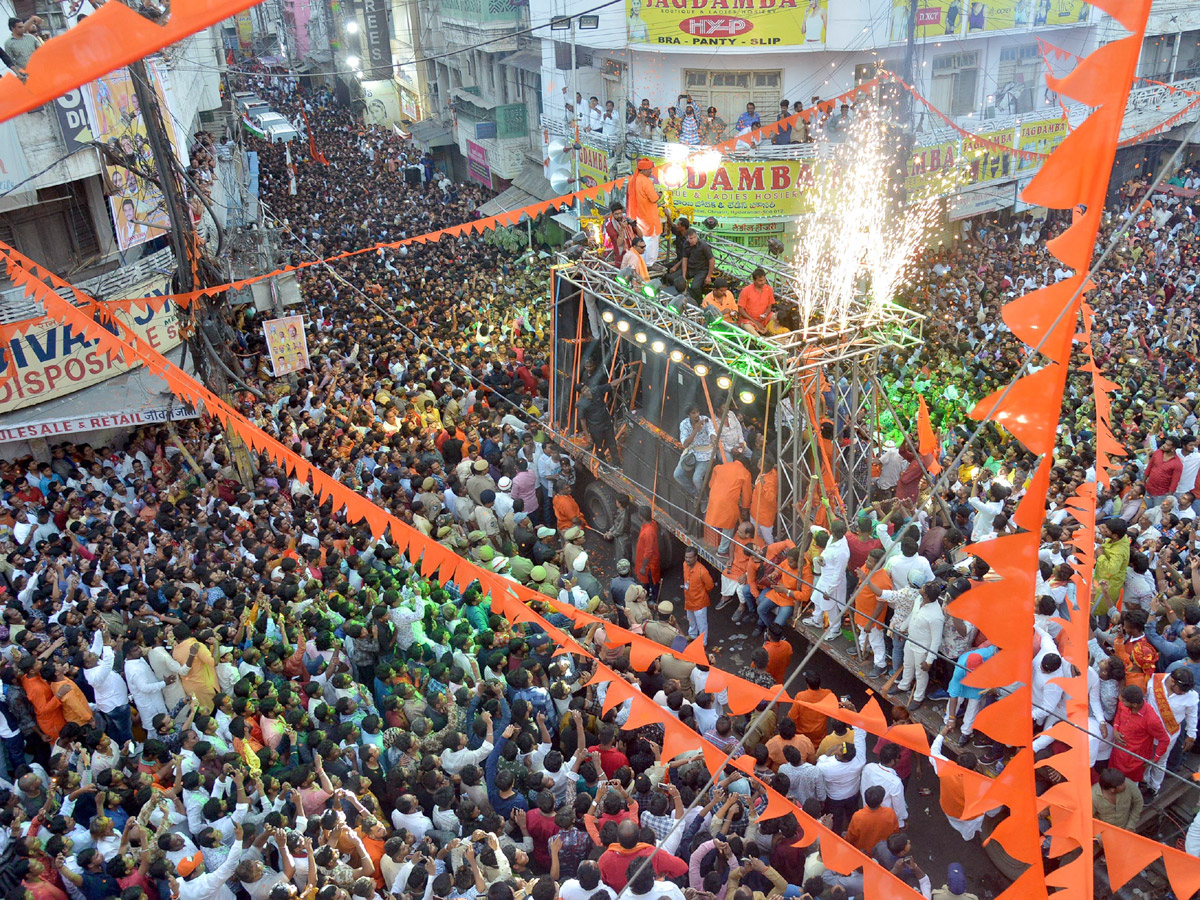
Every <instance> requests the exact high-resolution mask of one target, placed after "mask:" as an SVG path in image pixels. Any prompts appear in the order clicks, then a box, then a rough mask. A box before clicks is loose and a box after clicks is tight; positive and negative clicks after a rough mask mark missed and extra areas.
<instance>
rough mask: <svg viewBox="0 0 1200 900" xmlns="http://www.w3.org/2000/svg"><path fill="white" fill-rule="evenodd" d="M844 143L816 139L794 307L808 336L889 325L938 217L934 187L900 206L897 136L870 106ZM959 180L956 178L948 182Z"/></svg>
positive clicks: (825, 137) (822, 136)
mask: <svg viewBox="0 0 1200 900" xmlns="http://www.w3.org/2000/svg"><path fill="white" fill-rule="evenodd" d="M841 137H842V138H843V140H841V141H834V140H831V139H830V136H829V134H828V133H827V132H822V133H821V134H820V135H819V136H818V138H817V147H816V149H817V159H816V161H815V164H814V167H813V171H812V176H811V182H810V185H809V189H808V195H809V197H810V200H811V212H809V213H808V214H807V215H805V216H802V217H801V218H800V220H799V228H798V232H797V238H796V253H795V263H796V265H795V268H796V270H797V272H798V273H799V274H798V276H797V281H796V284H795V295H796V302H797V304H798V305H799V308H800V322H801V328H802V329H803V330H810V329H811V330H813V331H815V332H818V333H824V334H830V333H836V332H841V331H845V330H846V329H847V328H848V327H849V326H850V324H851V321H852V320H853V321H855V322H863V321H865V322H866V323H867V324H873V323H876V322H879V321H880V320H881V319H885V318H886V317H887V316H886V311H887V309H888V308H889V307H890V306H891V304H892V297H893V296H894V294H895V292H896V289H897V288H898V287H899V285H900V284H901V283H902V281H903V280H904V277H905V275H906V273H907V270H908V267H909V265H911V263H912V261H913V259H914V258H915V257H916V254H917V251H918V250H920V248H921V247H922V245H923V244H924V243H925V241H926V239H927V238H928V236H929V234H930V233H931V229H932V227H933V226H934V224H935V223H936V221H937V218H938V201H937V195H938V194H940V193H944V192H945V191H944V190H943V185H938V184H929V182H936V181H938V180H939V179H936V178H934V179H929V180H928V181H927V189H926V190H925V191H924V192H923V193H922V195H921V196H917V197H910V198H909V200H908V201H907V203H904V204H900V203H898V202H897V201H896V200H895V196H894V194H895V192H894V190H893V185H894V183H895V180H896V179H895V178H894V177H893V172H894V169H895V166H896V165H897V164H898V163H897V161H896V158H895V157H896V154H895V152H894V151H895V148H896V147H897V145H898V143H899V139H898V137H897V134H896V131H895V129H894V127H893V126H891V125H890V124H889V123H888V122H887V121H885V119H884V118H883V116H882V115H881V114H879V113H878V112H877V111H876V110H874V109H873V108H871V107H866V106H864V107H860V109H859V110H858V112H857V113H856V115H855V119H854V121H853V123H852V124H851V125H850V126H849V127H848V128H847V129H845V130H844V131H843V132H842V134H841ZM899 164H900V165H903V164H904V161H901V162H900V163H899ZM944 177H945V179H946V180H953V179H955V178H957V177H958V173H957V172H950V173H948V174H947V175H946V176H944Z"/></svg>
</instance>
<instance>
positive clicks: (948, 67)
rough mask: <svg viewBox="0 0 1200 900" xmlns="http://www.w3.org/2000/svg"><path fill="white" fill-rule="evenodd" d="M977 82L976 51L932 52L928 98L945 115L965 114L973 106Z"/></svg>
mask: <svg viewBox="0 0 1200 900" xmlns="http://www.w3.org/2000/svg"><path fill="white" fill-rule="evenodd" d="M978 83H979V53H978V52H971V53H948V54H946V55H944V56H935V57H934V58H933V78H932V79H931V83H930V91H929V93H930V97H929V100H930V102H931V103H933V105H934V106H936V107H937V108H938V109H940V110H941V111H942V112H944V113H946V114H947V115H950V116H965V115H967V114H968V113H970V112H973V111H974V110H975V94H976V86H977V85H978Z"/></svg>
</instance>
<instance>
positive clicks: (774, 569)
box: [735, 540, 796, 624]
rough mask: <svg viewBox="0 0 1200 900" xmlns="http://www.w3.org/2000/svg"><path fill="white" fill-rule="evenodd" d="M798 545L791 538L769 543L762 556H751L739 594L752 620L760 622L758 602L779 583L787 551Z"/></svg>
mask: <svg viewBox="0 0 1200 900" xmlns="http://www.w3.org/2000/svg"><path fill="white" fill-rule="evenodd" d="M795 546H796V545H795V544H794V543H792V542H791V541H789V540H783V541H776V542H775V543H774V544H768V545H767V547H766V549H765V550H763V551H761V556H751V557H750V561H749V562H748V563H747V565H746V583H745V584H744V585H742V587H741V588H740V589H739V590H738V595H739V596H740V597H741V599H742V601H743V602H744V603H745V604H746V612H747V613H748V614H749V616H750V618H751V620H752V621H753V622H755V623H756V624H757V623H758V602H759V599H760V598H761V597H762V596H763V595H764V594H765V593H766V592H767V590H768V589H769V588H771V587H772V586H774V585H775V584H776V583H778V581H779V578H780V575H781V572H782V569H781V566H782V565H783V562H784V559H785V557H786V556H787V552H788V551H789V550H791V549H792V548H794V547H795ZM735 621H736V620H735Z"/></svg>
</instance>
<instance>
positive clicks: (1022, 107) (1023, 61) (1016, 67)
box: [989, 44, 1046, 115]
mask: <svg viewBox="0 0 1200 900" xmlns="http://www.w3.org/2000/svg"><path fill="white" fill-rule="evenodd" d="M1045 73H1046V67H1045V64H1044V63H1043V62H1042V55H1041V53H1040V52H1039V50H1038V45H1037V44H1024V45H1022V46H1019V47H1005V48H1004V49H1002V50H1001V51H1000V67H999V68H998V69H997V71H996V92H995V94H993V95H992V101H991V103H990V104H989V105H992V106H995V109H996V114H997V115H1011V114H1015V113H1023V112H1029V111H1030V110H1031V109H1033V108H1034V106H1035V105H1036V103H1037V96H1038V94H1039V93H1040V90H1041V88H1042V86H1044V85H1045V83H1046V82H1045Z"/></svg>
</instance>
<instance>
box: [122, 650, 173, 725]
mask: <svg viewBox="0 0 1200 900" xmlns="http://www.w3.org/2000/svg"><path fill="white" fill-rule="evenodd" d="M124 652H125V681H126V682H127V683H128V685H129V695H130V696H131V697H132V698H133V703H134V705H135V706H136V707H137V711H138V718H140V719H141V720H142V727H143V728H145V729H146V733H147V735H148V736H149V737H156V736H157V735H156V733H155V731H154V725H153V724H152V723H153V722H154V717H155V716H157V715H160V714H166V713H167V712H168V710H167V701H166V700H165V699H163V688H165V687H166V686H167V682H166V681H164V680H161V679H160V678H159V677H158V676H157V675H155V674H154V670H153V669H152V668H150V663H148V662H146V659H145V657H144V655H143V653H144V651H143V650H142V647H141V646H140V645H138V644H135V643H134V642H133V641H126V642H125V646H124ZM168 677H169V678H171V679H172V680H174V679H175V678H177V677H178V676H175V675H171V676H168Z"/></svg>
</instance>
